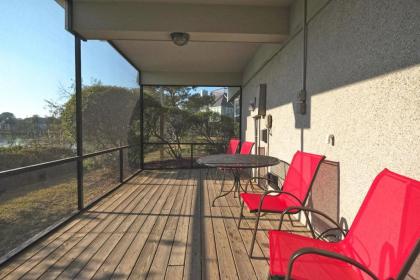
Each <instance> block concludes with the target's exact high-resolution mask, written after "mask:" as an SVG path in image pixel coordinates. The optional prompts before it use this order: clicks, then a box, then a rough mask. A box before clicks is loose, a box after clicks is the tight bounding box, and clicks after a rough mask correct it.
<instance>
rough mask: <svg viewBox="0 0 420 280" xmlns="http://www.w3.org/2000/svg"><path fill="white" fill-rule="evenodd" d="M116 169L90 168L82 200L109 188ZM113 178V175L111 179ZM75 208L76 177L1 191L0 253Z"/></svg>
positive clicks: (86, 199) (15, 245) (91, 197)
mask: <svg viewBox="0 0 420 280" xmlns="http://www.w3.org/2000/svg"><path fill="white" fill-rule="evenodd" d="M116 174H117V173H116V172H115V170H110V169H106V168H101V169H95V170H91V171H89V172H87V173H86V176H85V184H84V186H85V202H89V201H92V200H93V199H94V198H96V197H98V196H99V195H100V194H103V193H105V192H106V191H107V190H109V189H111V188H112V187H113V186H114V185H115V182H116V180H117V177H116V176H117V175H116ZM114 177H115V178H114ZM76 209H77V181H76V178H67V179H62V180H61V181H59V182H49V184H46V183H43V184H40V183H38V184H32V185H25V186H19V187H16V188H13V189H8V190H2V193H1V195H0V256H2V255H4V254H6V253H7V252H9V251H10V250H12V249H14V248H16V247H17V246H18V245H20V244H21V243H22V242H24V241H26V240H28V239H29V238H31V237H32V236H34V235H35V234H37V233H39V232H41V231H42V230H44V229H45V228H47V227H48V226H50V225H53V224H54V223H56V222H58V221H59V220H60V219H62V218H64V217H66V216H68V215H70V214H71V212H73V211H74V210H76Z"/></svg>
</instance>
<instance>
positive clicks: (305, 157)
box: [281, 151, 325, 204]
mask: <svg viewBox="0 0 420 280" xmlns="http://www.w3.org/2000/svg"><path fill="white" fill-rule="evenodd" d="M324 158H325V157H324V156H322V155H316V154H310V153H305V152H301V151H297V152H296V153H295V155H294V156H293V159H292V162H291V163H290V166H289V169H288V171H287V174H286V178H285V179H284V183H283V188H282V189H281V190H282V191H283V192H287V193H291V194H293V195H294V196H295V197H296V198H298V199H299V200H300V202H301V203H302V204H304V203H305V201H306V199H307V198H308V195H309V191H310V189H311V187H312V183H313V181H314V179H315V175H316V173H317V171H318V169H319V166H320V163H321V161H322V160H323V159H324ZM283 199H288V200H290V202H291V203H294V204H296V200H294V198H293V197H291V196H284V197H283Z"/></svg>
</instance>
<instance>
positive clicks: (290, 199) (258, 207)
mask: <svg viewBox="0 0 420 280" xmlns="http://www.w3.org/2000/svg"><path fill="white" fill-rule="evenodd" d="M324 158H325V156H322V155H315V154H310V153H305V152H301V151H297V152H296V153H295V155H294V156H293V159H292V162H291V163H290V166H289V169H288V171H287V174H286V177H285V179H284V183H283V187H282V188H281V190H268V191H265V192H264V193H263V194H261V193H260V194H258V193H247V192H245V193H241V198H242V204H241V213H240V216H239V223H238V228H240V225H241V221H242V218H243V211H244V205H246V206H247V208H248V210H249V211H250V212H251V213H256V214H257V220H256V222H255V228H254V233H253V237H252V241H251V248H250V252H249V255H250V256H252V252H253V251H254V244H255V238H256V235H257V230H258V223H259V221H260V216H261V213H263V212H266V213H283V212H284V211H285V210H286V209H287V208H288V207H290V206H302V207H303V206H304V205H305V202H306V200H307V198H308V196H309V192H310V190H311V187H312V184H313V182H314V179H315V176H316V174H317V172H318V170H319V166H320V163H321V162H322V160H324ZM247 186H248V185H247ZM246 190H247V187H246V188H245V191H246ZM273 194H277V195H273Z"/></svg>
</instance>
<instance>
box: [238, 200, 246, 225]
mask: <svg viewBox="0 0 420 280" xmlns="http://www.w3.org/2000/svg"><path fill="white" fill-rule="evenodd" d="M244 206H245V203H244V202H243V201H242V202H241V213H240V214H239V222H238V229H240V228H241V222H242V218H243V217H244Z"/></svg>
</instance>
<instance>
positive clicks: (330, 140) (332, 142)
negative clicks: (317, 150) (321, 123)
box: [327, 134, 335, 146]
mask: <svg viewBox="0 0 420 280" xmlns="http://www.w3.org/2000/svg"><path fill="white" fill-rule="evenodd" d="M327 144H330V145H331V146H334V145H335V136H334V134H330V135H328V139H327Z"/></svg>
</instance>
